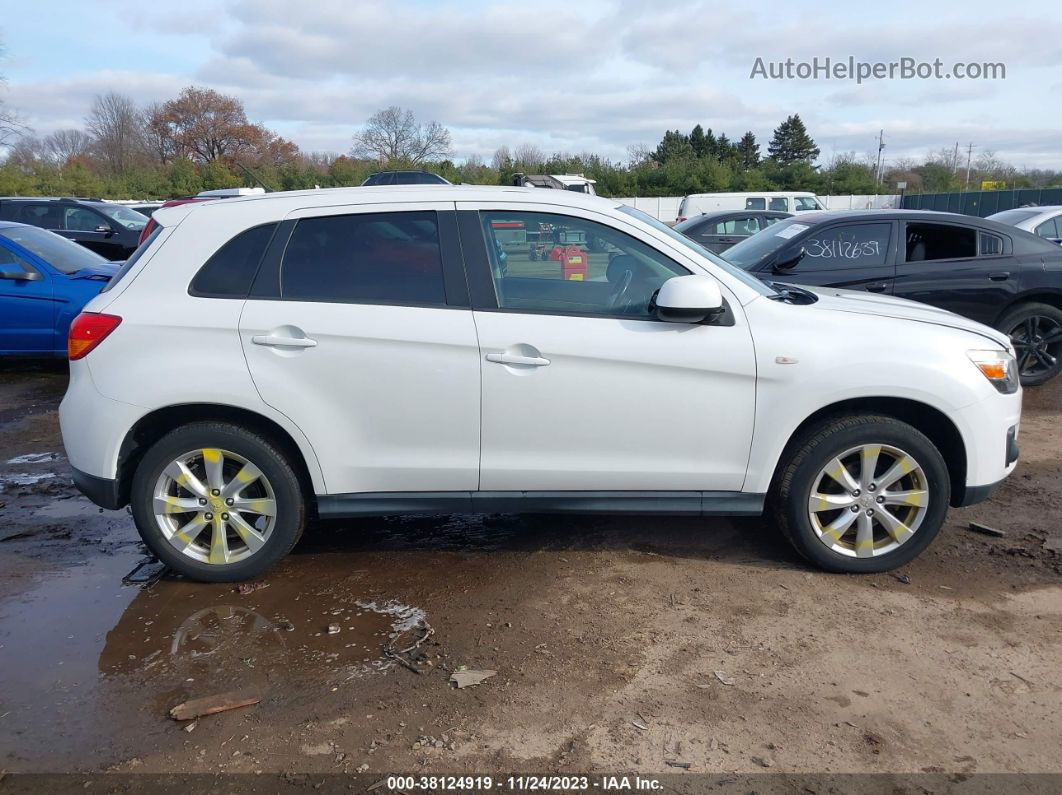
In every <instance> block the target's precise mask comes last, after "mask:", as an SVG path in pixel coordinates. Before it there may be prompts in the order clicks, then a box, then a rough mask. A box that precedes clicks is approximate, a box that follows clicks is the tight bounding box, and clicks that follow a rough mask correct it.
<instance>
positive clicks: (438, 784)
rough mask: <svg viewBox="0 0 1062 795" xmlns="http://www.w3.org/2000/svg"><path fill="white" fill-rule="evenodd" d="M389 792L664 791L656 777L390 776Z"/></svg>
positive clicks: (387, 782)
mask: <svg viewBox="0 0 1062 795" xmlns="http://www.w3.org/2000/svg"><path fill="white" fill-rule="evenodd" d="M385 784H386V787H387V789H388V790H391V791H395V792H410V791H414V790H417V791H430V792H439V791H459V792H469V791H486V790H500V791H514V792H534V791H542V792H571V791H578V790H583V791H588V790H601V791H604V792H626V791H643V792H653V791H657V790H661V789H663V784H662V783H661V782H660V780H659V779H657V778H654V777H652V776H625V775H616V776H594V777H590V776H578V775H575V776H571V775H569V776H551V775H541V776H536V775H523V776H388V777H387V779H386V781H385Z"/></svg>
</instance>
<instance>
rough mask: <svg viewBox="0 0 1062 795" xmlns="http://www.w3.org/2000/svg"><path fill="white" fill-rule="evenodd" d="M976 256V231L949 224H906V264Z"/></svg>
mask: <svg viewBox="0 0 1062 795" xmlns="http://www.w3.org/2000/svg"><path fill="white" fill-rule="evenodd" d="M976 256H977V231H976V230H974V229H971V228H970V227H968V226H953V225H951V224H923V223H908V224H907V260H906V261H907V262H930V261H932V260H938V259H966V258H968V257H976Z"/></svg>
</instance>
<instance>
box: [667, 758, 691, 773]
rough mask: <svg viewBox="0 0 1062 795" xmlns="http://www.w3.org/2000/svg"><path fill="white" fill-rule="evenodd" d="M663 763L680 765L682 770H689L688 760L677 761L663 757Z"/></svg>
mask: <svg viewBox="0 0 1062 795" xmlns="http://www.w3.org/2000/svg"><path fill="white" fill-rule="evenodd" d="M664 764H665V765H667V766H668V767H681V768H682V769H683V770H689V769H690V763H689V762H679V761H676V760H674V759H665V760H664Z"/></svg>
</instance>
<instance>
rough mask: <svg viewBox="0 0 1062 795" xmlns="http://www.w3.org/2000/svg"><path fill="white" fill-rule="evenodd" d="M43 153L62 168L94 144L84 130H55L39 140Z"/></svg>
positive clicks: (90, 148) (89, 150)
mask: <svg viewBox="0 0 1062 795" xmlns="http://www.w3.org/2000/svg"><path fill="white" fill-rule="evenodd" d="M41 144H42V145H43V147H44V155H45V157H47V158H48V160H50V161H51V162H52V163H53V164H55V165H56V166H58V167H59V168H62V167H63V166H65V165H66V164H67V163H68V162H69V161H70V160H71V159H72V158H75V157H81V156H82V155H87V154H89V152H91V151H92V147H93V145H94V144H95V141H93V139H92V136H91V135H89V134H88V133H86V132H85V131H84V130H75V129H69V130H56V131H55V132H53V133H51V134H50V135H46V136H45V137H44V140H43V141H42V142H41Z"/></svg>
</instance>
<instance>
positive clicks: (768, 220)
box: [675, 210, 793, 254]
mask: <svg viewBox="0 0 1062 795" xmlns="http://www.w3.org/2000/svg"><path fill="white" fill-rule="evenodd" d="M792 217H793V214H792V213H783V212H770V211H767V210H726V211H723V212H717V213H704V214H703V215H697V216H694V217H693V218H687V219H686V220H685V221H682V222H680V223H677V224H675V231H676V232H681V233H682V234H684V235H685V236H686V237H688V238H689V239H690V240H695V241H696V242H698V243H700V244H701V245H702V246H704V247H705V248H706V249H708V250H709V251H714V252H715V253H717V254H718V253H720V252H722V251H726V250H727V249H728V248H730V247H731V246H733V245H735V244H737V243H740V242H741V241H742V240H744V239H745V238H748V237H751V236H752V235H754V234H756V233H757V232H759V231H760V230H761V229H766V228H767V227H769V226H771V225H772V224H776V223H778V222H779V221H781V220H782V219H783V218H792Z"/></svg>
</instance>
